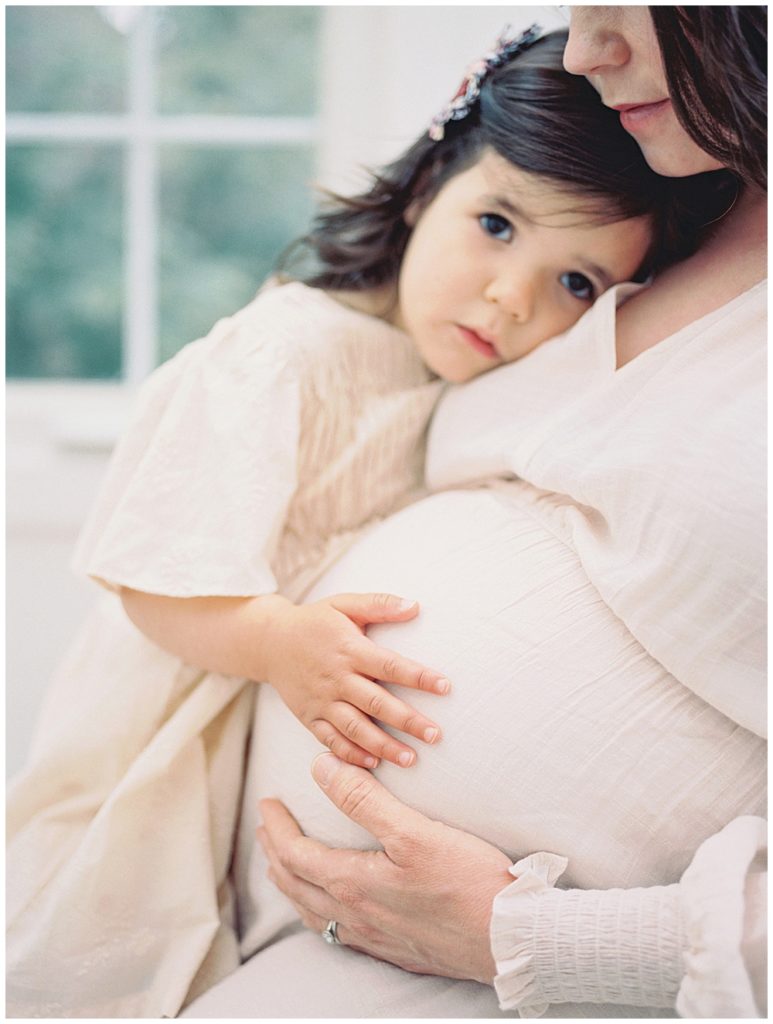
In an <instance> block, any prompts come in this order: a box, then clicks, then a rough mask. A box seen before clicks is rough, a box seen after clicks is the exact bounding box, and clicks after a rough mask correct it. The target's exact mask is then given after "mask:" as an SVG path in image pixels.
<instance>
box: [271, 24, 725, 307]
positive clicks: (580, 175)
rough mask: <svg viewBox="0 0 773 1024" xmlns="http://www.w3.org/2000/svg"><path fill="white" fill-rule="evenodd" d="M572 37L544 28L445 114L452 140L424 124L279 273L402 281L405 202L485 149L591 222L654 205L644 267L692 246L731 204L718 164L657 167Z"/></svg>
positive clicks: (321, 282) (357, 283)
mask: <svg viewBox="0 0 773 1024" xmlns="http://www.w3.org/2000/svg"><path fill="white" fill-rule="evenodd" d="M566 41H567V33H566V32H565V31H561V32H552V33H550V34H549V35H546V36H543V37H542V38H540V39H538V40H537V41H536V42H535V43H534V44H533V45H532V46H531V47H529V48H528V49H527V50H525V51H522V52H521V53H519V54H518V55H517V56H516V57H515V58H514V59H512V60H510V61H509V62H508V63H506V64H504V65H502V66H501V67H498V68H495V69H493V70H492V71H490V72H489V74H488V75H487V76H486V78H485V79H484V81H483V84H482V87H481V92H480V98H479V100H478V101H477V102H476V103H475V104H474V106H473V107H472V109H471V110H470V113H469V114H468V115H467V117H465V118H464V119H463V120H459V121H449V122H448V123H447V124H446V126H445V134H444V137H443V139H442V140H440V141H438V142H435V141H433V140H432V139H430V137H429V135H428V134H427V133H425V134H424V135H422V136H421V138H420V139H419V140H418V141H417V142H415V143H414V145H413V146H411V147H410V149H408V150H407V152H405V153H404V154H403V156H401V157H400V158H399V159H398V160H396V161H395V162H394V163H392V164H390V165H389V166H388V167H386V168H385V169H384V170H383V171H381V172H380V173H378V174H374V175H373V179H372V184H371V187H370V188H369V189H368V190H367V191H366V192H363V193H361V194H360V195H356V196H353V197H341V196H331V197H330V199H331V200H332V206H330V207H328V208H326V209H322V210H320V211H319V212H318V213H317V215H316V217H315V219H314V221H313V222H312V226H311V230H310V231H309V233H308V234H307V235H305V236H304V237H303V238H301V239H299V240H298V242H296V243H295V244H294V245H293V246H291V248H290V249H289V250H288V252H287V253H286V254H285V256H284V257H283V258H282V259H281V260H280V262H279V272H280V274H282V275H284V276H291V277H293V278H295V279H296V280H300V281H303V282H305V283H306V284H308V285H311V286H313V287H317V288H328V289H332V290H342V291H364V290H368V289H371V288H379V287H381V286H384V285H388V284H392V283H393V282H395V281H396V280H397V277H398V273H399V270H400V264H401V262H402V258H403V253H404V251H405V246H406V244H407V241H408V238H409V236H410V233H411V227H410V226H409V225H408V223H407V222H406V211H407V210H408V209H409V207H413V208H415V206H416V204H417V203H418V205H419V209H421V208H422V207H424V206H426V204H428V203H429V202H430V201H431V200H432V199H433V198H434V196H435V195H436V194H437V192H438V191H439V189H440V188H441V187H442V186H443V185H444V184H445V183H446V182H447V181H448V180H449V179H450V178H452V177H453V176H455V175H456V174H459V173H460V172H461V171H464V170H466V169H467V168H468V167H470V166H472V165H473V164H474V163H475V162H476V161H477V160H478V159H479V157H480V156H481V155H482V153H483V151H484V150H486V149H492V150H494V151H495V152H497V153H498V154H499V155H500V156H502V157H504V159H505V160H508V161H509V162H510V163H512V164H514V165H515V166H516V167H518V168H520V169H521V170H523V171H526V172H528V173H530V174H534V175H542V176H544V177H546V178H549V179H550V180H551V181H553V182H554V183H555V184H556V186H558V187H559V188H562V189H564V190H565V191H566V192H567V194H569V195H571V196H572V197H573V198H576V199H577V200H578V215H580V216H582V217H583V218H584V219H585V222H586V223H587V222H589V221H590V222H597V223H604V222H606V223H610V222H614V221H620V220H626V219H628V218H631V217H638V216H642V215H649V216H650V217H651V218H652V221H653V243H652V246H651V248H650V251H649V253H648V254H647V257H646V258H645V261H644V263H643V265H642V266H641V267H640V269H639V274H638V275H637V276H638V277H640V278H643V277H645V276H646V275H647V274H648V273H650V272H651V271H652V270H654V269H658V268H659V267H662V266H664V265H667V264H668V263H672V262H675V261H677V260H679V259H683V258H684V257H685V256H687V255H689V254H690V253H691V252H693V251H694V249H695V247H696V242H697V233H698V228H699V227H700V226H701V224H705V223H706V222H708V221H710V220H711V219H713V218H716V216H718V215H719V214H720V213H721V212H722V210H723V209H725V208H726V207H727V205H728V202H727V199H725V198H723V197H722V196H719V197H717V193H718V192H721V189H718V188H717V185H716V180H715V179H716V177H717V175H716V174H711V175H695V176H694V177H692V178H690V179H669V178H663V177H661V176H660V175H658V174H655V173H654V172H653V171H652V170H650V168H649V167H648V166H647V163H646V162H645V160H644V158H643V156H642V154H641V152H640V150H639V147H638V145H637V144H636V142H635V141H634V140H633V139H632V138H631V136H630V135H629V134H628V133H627V132H625V131H624V130H623V128H622V127H621V125H620V119H619V115H618V114H617V113H616V112H615V111H613V110H609V109H608V108H606V107H604V106H603V105H602V103H601V102H600V100H599V97H598V95H597V93H596V92H595V90H594V89H593V88H592V86H591V85H590V84H589V83H588V82H587V81H586V79H585V78H584V77H582V76H579V75H571V74H569V73H568V72H566V71H564V68H563V63H562V60H563V53H564V47H565V46H566ZM708 179H712V180H711V181H709V180H708Z"/></svg>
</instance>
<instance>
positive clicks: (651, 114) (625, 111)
mask: <svg viewBox="0 0 773 1024" xmlns="http://www.w3.org/2000/svg"><path fill="white" fill-rule="evenodd" d="M670 105H671V100H670V99H668V98H666V99H664V100H658V101H657V103H621V104H620V105H619V106H616V107H613V108H612V109H613V110H617V111H618V112H619V114H620V124H621V125H622V126H623V128H625V130H626V131H627V132H630V133H631V134H632V135H633V134H635V133H636V132H637V131H638V130H639V129H641V128H646V127H647V126H648V124H650V122H651V121H652V120H653V119H654V118H656V117H657V116H658V115H659V114H661V113H663V111H665V110H666V108H667V107H669V106H670Z"/></svg>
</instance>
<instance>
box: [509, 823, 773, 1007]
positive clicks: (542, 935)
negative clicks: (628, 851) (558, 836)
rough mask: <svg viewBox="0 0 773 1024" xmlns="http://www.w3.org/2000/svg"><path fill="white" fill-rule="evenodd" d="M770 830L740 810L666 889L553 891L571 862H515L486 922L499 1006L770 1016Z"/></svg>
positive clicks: (542, 857) (538, 858)
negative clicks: (611, 1007)
mask: <svg viewBox="0 0 773 1024" xmlns="http://www.w3.org/2000/svg"><path fill="white" fill-rule="evenodd" d="M766 832H767V830H766V823H765V822H764V821H763V820H762V819H761V818H756V817H751V816H745V817H741V818H736V819H735V820H734V821H732V822H730V824H728V825H727V826H726V827H725V828H724V829H723V830H722V831H721V832H719V833H717V834H716V835H714V836H712V837H711V838H709V839H707V840H706V841H705V842H704V843H703V844H702V845H701V846H700V847H699V848H698V851H697V853H696V854H695V856H694V858H693V860H692V863H691V864H690V866H689V867H688V868H687V870H686V871H685V873H684V875H683V876H682V878H681V880H680V882H679V883H677V884H674V885H668V886H652V887H649V888H639V889H609V890H580V889H558V888H555V887H554V885H555V882H556V880H557V879H558V877H559V876H560V874H561V872H562V871H563V870H564V868H565V866H566V863H567V862H566V861H565V860H564V858H560V857H556V856H555V855H552V854H544V853H543V854H534V855H533V856H532V857H527V858H525V859H524V860H522V861H519V862H518V863H517V864H515V865H513V867H512V869H511V872H512V873H513V874H514V875H515V876H516V881H515V882H513V883H511V884H510V885H509V886H508V887H507V888H506V889H504V890H503V891H502V892H501V893H500V894H499V895H498V896H497V898H496V900H495V901H494V910H493V915H492V922H491V940H492V951H493V954H494V959H495V960H496V963H497V977H496V979H495V982H494V984H495V988H496V991H497V995H498V997H499V1001H500V1006H501V1007H502V1009H517V1010H518V1011H519V1012H520V1014H521V1016H522V1017H528V1016H541V1015H542V1014H543V1013H544V1012H545V1011H546V1009H547V1007H548V1006H549V1005H550V1004H552V1003H597V1004H599V1003H602V1004H603V1003H607V1004H610V1003H611V1004H622V1005H628V1006H642V1007H645V1006H646V1007H661V1008H671V1009H674V1008H675V1009H676V1011H677V1013H678V1014H679V1016H681V1017H699V1018H703V1017H759V1016H764V1015H765V1013H766V993H765V955H766V927H765V907H766V898H765V897H766V885H767V843H766Z"/></svg>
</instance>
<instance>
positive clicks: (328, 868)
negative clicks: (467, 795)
mask: <svg viewBox="0 0 773 1024" xmlns="http://www.w3.org/2000/svg"><path fill="white" fill-rule="evenodd" d="M312 771H313V775H314V777H315V779H316V780H317V781H318V782H319V784H320V785H321V786H322V787H323V789H325V792H326V793H327V795H328V796H329V797H330V799H331V800H332V801H333V802H334V803H335V804H336V806H338V807H339V808H340V809H341V810H343V811H344V813H346V814H348V815H349V817H351V818H352V819H353V820H354V821H356V822H357V823H358V824H360V825H362V826H363V827H364V828H366V829H367V830H368V831H370V832H371V833H372V834H373V835H374V836H376V838H377V839H379V840H380V842H381V843H382V844H383V846H384V850H383V852H376V853H374V852H369V853H361V852H357V851H351V850H329V849H327V848H326V847H324V846H323V845H322V844H320V843H317V842H315V841H313V840H311V839H307V838H306V837H304V836H303V835H302V834H301V832H300V830H299V829H298V826H297V825H296V823H295V822H294V821H293V819H292V818H291V817H290V815H289V814H288V812H287V811H286V810H285V808H284V807H282V805H281V804H279V803H277V802H276V801H264V803H263V813H264V826H263V828H262V829H261V830H260V831H259V838H260V840H261V842H262V843H263V845H264V848H265V849H266V852H267V854H268V857H269V860H270V864H271V876H272V877H273V879H274V881H275V882H276V883H277V884H278V885H279V887H280V888H281V889H282V891H283V892H285V893H286V895H288V896H289V897H290V899H291V900H293V902H294V903H295V905H296V907H297V909H298V911H299V913H300V914H301V917H302V919H303V920H304V922H305V923H306V924H307V925H308V926H309V927H311V928H314V929H316V930H318V931H320V932H321V931H322V929H323V928H324V927H325V925H326V924H327V922H328V920H335V921H338V922H340V923H341V927H340V929H339V936H340V937H341V939H342V941H343V942H345V943H346V944H348V945H351V946H353V947H354V948H355V949H358V950H361V951H362V952H365V953H368V954H370V955H372V956H375V957H378V958H379V959H383V960H388V961H389V962H391V963H395V964H397V965H398V966H401V967H404V968H405V969H406V970H412V971H418V972H421V973H425V974H440V975H444V976H447V977H453V978H473V979H475V980H477V981H481V982H485V983H487V984H492V983H493V984H495V986H496V989H497V994H498V996H499V998H500V1005H501V1006H502V1008H503V1009H513V1008H517V1009H521V1010H525V1011H527V1012H529V1013H535V1012H536V1013H539V1012H540V1010H541V1009H543V1008H544V1006H545V1005H546V1004H549V1003H559V1002H590V1003H618V1004H628V1005H634V1006H636V1005H638V1006H656V1007H657V1006H661V1007H663V1006H670V1007H673V1006H674V1005H676V1008H677V1009H678V1011H679V1013H680V1014H681V1015H682V1016H699V1017H722V1016H730V1017H738V1016H746V1017H754V1016H759V1015H760V1014H761V1013H764V1006H765V1001H766V1000H765V991H764V978H765V973H764V963H765V938H764V927H762V925H763V918H764V909H765V901H764V897H763V895H762V893H763V889H764V881H765V874H764V863H763V861H764V842H765V823H764V822H762V821H761V819H758V818H752V817H746V818H739V819H736V820H735V821H734V822H731V823H730V825H728V826H727V828H725V829H724V830H723V831H722V832H720V833H719V834H718V835H716V836H714V837H712V838H711V839H709V840H707V841H706V842H705V843H704V844H703V845H702V846H701V847H700V849H699V850H698V852H697V854H696V856H695V858H694V859H693V862H692V864H691V866H690V868H688V870H687V871H686V872H685V874H684V876H683V878H682V880H681V882H680V883H679V884H678V885H670V886H652V887H648V888H640V889H629V890H621V889H613V890H606V891H594V890H576V889H575V890H571V889H570V890H561V889H553V888H552V885H553V883H554V882H555V880H556V878H557V877H558V875H559V874H560V872H561V870H562V869H563V867H564V866H565V864H566V862H565V860H564V859H563V858H558V857H555V856H554V855H552V854H536V855H534V856H532V857H527V858H525V859H524V860H522V861H519V863H518V864H516V865H514V866H511V864H510V862H509V860H508V858H507V857H505V855H504V854H502V853H501V852H500V851H498V850H496V849H495V848H494V847H492V846H490V845H489V844H488V843H485V842H483V841H482V840H480V839H477V838H475V837H473V836H469V835H467V834H465V833H463V832H459V831H458V830H456V829H451V828H448V827H446V826H444V825H441V824H439V823H437V822H433V821H430V820H429V819H427V818H425V817H424V816H423V815H421V814H419V813H418V812H416V811H414V810H412V809H410V808H408V807H406V806H405V805H404V804H401V803H400V802H399V801H398V800H396V799H395V798H394V797H392V796H391V794H389V793H388V792H387V791H386V790H385V789H384V787H383V786H381V784H380V783H379V782H377V780H376V779H375V778H373V776H372V775H370V774H369V773H365V772H363V771H362V770H360V769H356V768H351V767H349V766H345V765H341V764H340V762H337V761H336V760H335V759H334V758H332V757H330V756H329V755H323V756H321V757H319V758H317V760H316V761H315V762H314V767H313V770H312ZM323 774H324V776H325V777H324V778H323ZM513 874H517V875H518V878H517V880H516V881H515V882H513V881H512V875H513ZM492 904H493V915H492ZM492 917H493V920H492ZM492 943H493V951H494V952H493V953H492ZM494 954H495V955H496V961H495V959H494Z"/></svg>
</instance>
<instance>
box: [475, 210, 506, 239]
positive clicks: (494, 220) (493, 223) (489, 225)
mask: <svg viewBox="0 0 773 1024" xmlns="http://www.w3.org/2000/svg"><path fill="white" fill-rule="evenodd" d="M479 220H480V226H481V227H482V228H483V230H484V231H485V232H486V234H487V235H491V237H492V238H498V239H500V240H501V241H503V242H509V241H510V239H511V238H512V237H513V225H512V224H511V223H510V221H509V220H507V219H506V218H505V217H500V216H499V214H498V213H484V214H482V215H481V216H480V217H479Z"/></svg>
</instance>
